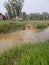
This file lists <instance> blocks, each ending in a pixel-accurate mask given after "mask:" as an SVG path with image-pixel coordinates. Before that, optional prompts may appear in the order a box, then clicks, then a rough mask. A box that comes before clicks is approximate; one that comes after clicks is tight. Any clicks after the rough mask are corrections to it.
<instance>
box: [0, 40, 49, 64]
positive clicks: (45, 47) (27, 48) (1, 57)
mask: <svg viewBox="0 0 49 65" xmlns="http://www.w3.org/2000/svg"><path fill="white" fill-rule="evenodd" d="M0 65H49V41H46V42H39V43H36V44H32V43H28V44H23V45H21V46H17V47H14V48H12V49H9V50H7V51H4V52H3V53H1V54H0Z"/></svg>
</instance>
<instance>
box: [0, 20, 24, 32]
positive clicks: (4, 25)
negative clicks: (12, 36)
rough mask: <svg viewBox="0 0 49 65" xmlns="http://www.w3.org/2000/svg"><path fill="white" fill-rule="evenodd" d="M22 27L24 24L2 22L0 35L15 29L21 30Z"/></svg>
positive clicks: (0, 23)
mask: <svg viewBox="0 0 49 65" xmlns="http://www.w3.org/2000/svg"><path fill="white" fill-rule="evenodd" d="M24 26H25V22H15V21H2V22H0V33H7V32H11V31H14V30H16V29H22V28H23V27H24Z"/></svg>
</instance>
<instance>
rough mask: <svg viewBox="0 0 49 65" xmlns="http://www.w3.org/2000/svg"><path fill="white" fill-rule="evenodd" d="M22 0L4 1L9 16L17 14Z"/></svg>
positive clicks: (20, 8) (19, 11)
mask: <svg viewBox="0 0 49 65" xmlns="http://www.w3.org/2000/svg"><path fill="white" fill-rule="evenodd" d="M23 2H24V0H8V2H6V1H5V4H4V6H5V8H6V10H7V13H8V15H9V16H10V18H13V17H16V16H19V15H20V13H21V10H22V7H23Z"/></svg>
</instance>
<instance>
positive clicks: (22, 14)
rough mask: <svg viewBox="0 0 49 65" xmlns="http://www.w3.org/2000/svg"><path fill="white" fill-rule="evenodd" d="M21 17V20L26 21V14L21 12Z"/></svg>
mask: <svg viewBox="0 0 49 65" xmlns="http://www.w3.org/2000/svg"><path fill="white" fill-rule="evenodd" d="M21 16H22V18H23V20H27V18H28V17H27V14H26V13H25V12H22V13H21Z"/></svg>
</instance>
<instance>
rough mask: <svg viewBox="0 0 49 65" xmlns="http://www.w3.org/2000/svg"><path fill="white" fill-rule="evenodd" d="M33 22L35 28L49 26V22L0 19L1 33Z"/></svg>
mask: <svg viewBox="0 0 49 65" xmlns="http://www.w3.org/2000/svg"><path fill="white" fill-rule="evenodd" d="M28 24H31V25H32V26H34V28H38V29H44V28H47V27H48V26H49V22H35V21H34V22H32V21H11V20H9V21H0V33H7V32H11V31H15V30H16V29H18V30H19V29H23V28H24V27H25V26H26V25H28Z"/></svg>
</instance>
